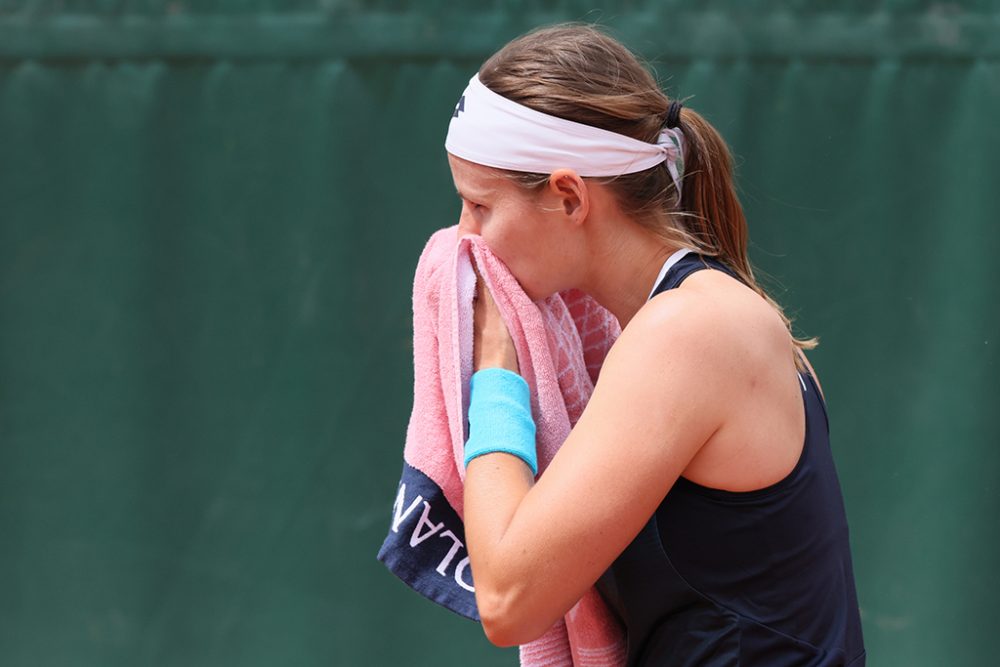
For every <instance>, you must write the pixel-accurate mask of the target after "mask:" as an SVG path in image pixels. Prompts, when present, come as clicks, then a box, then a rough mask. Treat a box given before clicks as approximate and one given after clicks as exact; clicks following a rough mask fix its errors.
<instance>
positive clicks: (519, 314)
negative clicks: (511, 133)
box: [378, 227, 625, 667]
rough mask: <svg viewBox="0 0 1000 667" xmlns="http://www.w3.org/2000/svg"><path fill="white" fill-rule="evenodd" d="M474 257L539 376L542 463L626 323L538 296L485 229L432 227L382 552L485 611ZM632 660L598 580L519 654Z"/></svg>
mask: <svg viewBox="0 0 1000 667" xmlns="http://www.w3.org/2000/svg"><path fill="white" fill-rule="evenodd" d="M472 261H475V262H476V267H477V268H478V270H479V273H480V275H481V276H482V277H483V280H484V281H486V283H487V287H489V289H490V292H491V293H492V295H493V298H494V300H495V301H496V302H497V305H498V307H499V309H500V312H501V314H502V315H503V317H504V320H505V322H506V323H507V326H508V329H509V330H510V332H511V336H512V338H513V339H514V346H515V348H516V350H517V357H518V362H519V365H520V373H521V375H522V376H523V377H524V379H525V380H526V381H527V382H528V386H529V387H530V388H531V408H532V414H533V416H534V418H535V424H536V428H537V446H538V468H539V474H544V472H545V469H546V467H547V466H548V464H549V462H550V461H551V460H552V457H553V456H554V455H555V453H556V451H557V450H558V449H559V447H560V446H561V445H562V443H563V442H564V441H565V439H566V437H567V436H568V435H569V432H570V429H571V428H572V427H573V425H574V424H575V423H576V421H577V419H579V417H580V414H581V413H582V412H583V408H584V406H585V405H586V404H587V400H588V399H589V398H590V394H591V392H592V391H593V388H594V382H595V381H596V380H597V374H598V372H599V371H600V367H601V364H602V363H603V361H604V357H605V355H606V354H607V351H608V349H609V348H610V347H611V344H612V343H613V342H614V341H615V339H616V338H617V336H618V334H619V333H620V329H619V326H618V321H617V320H616V319H615V318H614V316H612V315H611V313H609V312H608V311H607V310H605V309H604V308H603V307H601V306H600V305H599V304H598V303H597V302H596V301H594V299H592V298H591V297H589V296H588V295H586V294H584V293H583V292H580V291H577V290H572V291H568V292H563V293H560V294H555V295H553V296H551V297H549V298H548V299H545V300H544V301H537V302H534V301H532V300H531V299H530V298H529V297H528V296H527V294H525V293H524V291H523V290H522V289H521V287H520V285H519V284H518V282H517V280H516V279H515V278H514V277H513V276H512V275H511V274H510V272H509V271H508V270H507V267H506V266H505V265H504V264H503V262H501V261H500V260H499V259H498V258H497V257H496V256H495V255H494V254H493V253H492V252H491V251H490V250H489V248H487V247H486V244H485V242H484V241H483V240H482V238H481V237H478V236H465V237H462V238H461V239H459V238H458V232H457V227H449V228H447V229H442V230H439V231H438V232H436V233H435V234H433V235H432V236H431V238H430V240H429V241H428V242H427V246H426V247H425V248H424V251H423V253H422V254H421V256H420V261H419V263H418V264H417V271H416V276H415V279H414V285H413V331H414V333H413V359H414V401H413V412H412V414H411V417H410V423H409V427H408V429H407V434H406V447H405V449H404V452H403V459H404V466H403V475H402V479H401V481H400V484H399V490H398V492H397V496H396V501H395V503H394V505H393V517H392V525H391V528H390V531H389V535H388V537H386V540H385V543H384V544H383V545H382V548H381V549H380V551H379V555H378V557H379V560H381V561H382V562H384V563H385V564H386V566H388V567H389V569H390V570H392V571H393V572H394V573H395V574H396V575H398V576H399V577H400V578H401V579H403V581H405V582H406V583H407V584H409V585H410V586H412V587H413V588H414V589H416V590H417V591H419V592H420V593H422V594H423V595H425V596H427V597H428V598H430V599H432V600H434V601H435V602H438V603H439V604H442V605H444V606H445V607H447V608H448V609H451V610H452V611H455V612H457V613H459V614H462V615H464V616H467V617H469V618H473V619H476V620H478V618H479V617H478V612H477V611H476V609H475V596H474V587H473V583H472V578H471V572H470V571H469V567H468V563H469V560H468V555H467V552H466V551H465V544H464V540H465V537H464V530H463V527H462V523H461V519H462V514H463V512H462V509H463V490H464V489H463V479H464V476H465V466H464V465H463V458H464V457H463V449H464V445H465V441H466V439H467V435H468V421H467V419H466V415H467V412H468V405H469V380H470V378H471V376H472V328H473V306H472V300H473V295H474V293H475V286H476V277H475V274H474V272H473V270H472ZM624 663H625V635H624V631H623V629H622V627H621V625H620V623H619V622H618V620H617V619H616V617H615V616H614V615H613V614H612V613H611V612H610V611H609V610H608V608H607V606H606V605H605V603H604V601H603V599H602V598H601V597H600V595H599V594H598V593H597V591H596V589H594V588H591V589H590V590H589V591H588V592H587V593H586V594H585V595H584V597H583V598H582V599H581V600H580V601H579V602H578V603H577V604H576V605H575V606H574V607H573V608H572V609H571V610H570V611H569V613H568V614H567V615H566V617H565V618H564V619H563V620H562V621H560V622H559V623H557V624H556V625H554V626H553V627H552V628H551V629H550V630H549V631H548V632H546V633H545V634H544V635H543V636H542V637H540V638H539V639H537V640H535V641H533V642H531V643H529V644H525V645H523V646H521V664H522V665H525V666H530V667H534V666H537V665H546V666H556V665H558V666H563V665H565V666H575V667H597V666H605V665H607V666H611V665H624Z"/></svg>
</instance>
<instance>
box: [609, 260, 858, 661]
mask: <svg viewBox="0 0 1000 667" xmlns="http://www.w3.org/2000/svg"><path fill="white" fill-rule="evenodd" d="M707 268H712V269H717V270H720V271H724V272H726V273H727V274H729V275H730V276H733V277H734V278H737V279H739V278H738V276H737V275H736V274H735V273H734V272H733V271H731V270H730V269H729V268H728V267H726V266H725V265H723V264H722V263H721V262H719V261H717V260H715V259H714V258H711V257H704V256H701V255H697V254H689V255H686V256H684V257H682V258H681V259H680V260H679V261H677V263H676V264H674V265H673V266H672V267H671V268H670V269H669V270H668V271H667V274H666V275H665V276H664V278H663V280H661V281H660V283H659V284H658V285H657V287H656V289H655V290H654V292H653V295H654V296H655V295H656V294H659V293H660V292H662V291H664V290H668V289H673V288H675V287H677V286H678V285H680V284H681V282H682V281H683V280H684V279H685V278H686V277H687V276H688V275H690V274H691V273H693V272H695V271H698V270H701V269H707ZM799 381H800V385H801V387H802V401H803V403H804V405H805V412H806V436H805V442H804V445H803V449H802V454H801V456H800V458H799V461H798V463H797V464H796V465H795V468H794V469H793V470H792V472H791V473H790V474H789V475H788V476H787V477H785V478H784V479H782V480H781V481H779V482H777V483H775V484H773V485H771V486H769V487H766V488H763V489H759V490H755V491H748V492H731V491H723V490H720V489H712V488H708V487H704V486H701V485H699V484H696V483H694V482H691V481H690V480H687V479H685V478H683V477H681V478H680V479H678V480H677V483H676V484H674V486H673V488H672V489H671V490H670V492H669V493H668V494H667V495H666V497H665V498H664V499H663V501H662V502H661V504H660V505H659V507H658V508H657V509H656V512H655V513H654V514H653V516H652V517H651V518H650V519H649V522H648V523H647V524H646V525H645V527H644V528H643V529H642V531H641V532H640V533H639V535H638V536H636V538H635V539H634V540H633V541H632V543H631V544H629V546H628V547H627V548H626V549H625V551H623V552H622V554H621V555H620V556H619V557H618V558H617V559H616V560H615V562H614V563H613V564H612V566H611V567H610V568H609V569H608V571H607V572H606V573H605V574H604V576H602V578H601V580H600V581H599V582H598V588H599V590H600V591H601V592H602V593H603V594H604V596H605V598H606V599H607V600H608V602H609V603H610V604H611V606H612V607H613V608H615V609H617V611H618V613H619V615H620V616H621V618H622V620H623V621H624V623H625V626H626V629H627V633H628V665H629V667H639V666H642V667H647V666H657V667H659V666H661V665H662V666H669V667H673V666H677V667H688V666H692V667H693V666H695V665H698V666H699V667H704V666H712V667H722V666H725V667H730V666H732V667H735V666H737V665H739V666H744V667H745V666H753V667H756V666H758V665H759V666H762V667H791V666H793V665H794V666H797V667H798V666H802V667H804V666H806V665H809V666H814V667H833V666H834V665H844V666H846V665H850V666H851V667H861V666H862V665H864V664H865V650H864V645H863V642H862V636H861V620H860V615H859V612H858V602H857V595H856V593H855V587H854V574H853V571H852V566H851V554H850V548H849V544H848V532H847V519H846V516H845V512H844V502H843V498H842V496H841V492H840V483H839V481H838V479H837V472H836V469H835V468H834V462H833V457H832V455H831V452H830V440H829V423H828V421H827V415H826V407H825V405H824V403H823V399H822V397H821V396H820V393H819V388H818V386H817V385H816V382H815V380H814V379H813V378H812V376H811V375H810V374H809V373H800V374H799Z"/></svg>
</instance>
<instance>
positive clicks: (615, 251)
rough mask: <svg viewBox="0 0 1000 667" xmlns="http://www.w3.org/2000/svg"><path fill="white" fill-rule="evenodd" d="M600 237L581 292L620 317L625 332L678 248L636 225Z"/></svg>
mask: <svg viewBox="0 0 1000 667" xmlns="http://www.w3.org/2000/svg"><path fill="white" fill-rule="evenodd" d="M612 229H613V231H611V232H610V233H608V234H604V235H602V234H597V235H595V236H596V238H595V239H594V242H593V243H592V244H591V247H592V251H591V253H590V257H589V258H588V263H587V266H588V267H591V268H590V271H589V272H588V274H587V275H586V276H585V277H584V284H583V285H581V287H580V289H582V290H583V291H584V292H586V293H587V294H589V295H591V296H592V297H594V298H595V299H597V302H598V303H600V304H601V305H602V306H604V307H605V308H607V309H608V310H609V311H611V313H612V314H613V315H614V316H615V317H616V318H618V323H619V324H620V325H621V327H622V328H623V329H624V328H625V326H626V325H627V324H628V323H629V322H630V321H631V319H632V318H633V317H634V316H635V314H636V313H637V312H639V309H640V308H642V306H643V304H644V303H646V299H647V298H648V297H649V292H650V290H652V289H653V282H655V280H656V277H657V276H658V275H659V273H660V269H661V268H663V263H664V262H665V261H666V260H667V258H668V257H670V255H672V254H673V253H674V252H675V251H676V250H678V248H677V247H675V246H672V245H670V244H668V243H667V242H666V241H664V240H663V239H661V238H660V237H658V236H656V235H655V234H654V233H653V232H650V231H648V230H646V229H645V228H643V227H640V226H638V225H637V224H635V223H631V224H625V225H617V226H616V227H615V228H612Z"/></svg>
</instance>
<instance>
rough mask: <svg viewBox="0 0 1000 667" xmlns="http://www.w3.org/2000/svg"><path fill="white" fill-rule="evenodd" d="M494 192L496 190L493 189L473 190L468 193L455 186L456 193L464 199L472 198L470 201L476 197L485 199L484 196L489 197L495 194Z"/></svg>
mask: <svg viewBox="0 0 1000 667" xmlns="http://www.w3.org/2000/svg"><path fill="white" fill-rule="evenodd" d="M493 192H494V191H493V190H483V191H482V192H473V193H472V194H471V195H466V194H464V193H463V192H462V191H461V190H459V189H458V188H455V194H457V195H458V196H459V197H461V198H462V199H467V200H470V201H471V200H474V199H476V200H478V199H483V198H484V197H487V196H489V195H491V194H493Z"/></svg>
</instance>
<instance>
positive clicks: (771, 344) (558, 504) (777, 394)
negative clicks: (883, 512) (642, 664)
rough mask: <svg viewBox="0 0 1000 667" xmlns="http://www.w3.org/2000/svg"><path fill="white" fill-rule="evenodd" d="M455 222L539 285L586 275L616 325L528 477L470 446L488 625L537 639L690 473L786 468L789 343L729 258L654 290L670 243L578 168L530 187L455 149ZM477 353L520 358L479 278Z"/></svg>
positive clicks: (584, 285)
mask: <svg viewBox="0 0 1000 667" xmlns="http://www.w3.org/2000/svg"><path fill="white" fill-rule="evenodd" d="M449 163H450V165H451V169H452V176H453V179H454V182H455V187H456V189H457V191H458V192H459V196H460V197H461V198H462V213H461V217H460V220H459V231H460V233H472V234H479V235H481V236H482V237H483V238H484V240H485V241H486V242H487V244H488V245H489V246H490V248H491V249H492V250H493V251H494V253H495V254H496V255H497V256H499V257H500V259H502V260H503V261H504V263H505V264H507V266H508V267H509V268H510V270H511V272H512V273H513V274H514V276H515V277H516V278H517V279H518V281H519V282H520V283H521V285H522V287H523V288H524V289H525V291H526V292H527V293H528V294H529V295H530V296H531V297H532V298H533V299H540V298H545V297H547V296H549V295H551V294H553V293H554V292H557V291H561V290H565V289H568V288H573V287H575V288H579V289H582V290H583V291H585V292H587V293H589V294H590V295H592V296H593V297H594V298H596V299H597V301H598V302H599V303H601V304H602V305H603V306H604V307H605V308H607V309H608V310H610V311H611V312H612V313H613V314H614V315H615V316H616V317H617V318H618V320H619V322H620V323H621V325H622V328H623V330H622V334H621V336H620V338H619V339H618V341H617V342H616V343H615V344H614V346H613V347H612V349H611V351H610V352H609V354H608V356H607V359H606V361H605V363H604V366H603V368H602V370H601V375H600V379H599V381H598V382H597V384H596V386H595V388H594V393H593V395H592V396H591V399H590V402H589V403H588V405H587V407H586V409H585V410H584V412H583V415H582V416H581V418H580V420H579V422H578V423H577V424H576V426H575V428H573V430H572V432H571V433H570V436H569V438H568V439H567V440H566V442H565V443H564V444H563V446H562V447H561V449H560V450H559V452H558V453H557V454H556V456H555V457H554V458H553V460H552V462H551V464H550V465H549V467H548V468H547V470H546V472H545V474H544V475H542V476H541V477H540V478H539V479H538V481H537V482H536V481H535V480H534V479H533V476H532V474H531V471H530V469H529V468H528V466H527V465H526V464H525V463H524V462H523V461H521V459H519V458H517V457H516V456H512V455H509V454H505V453H500V452H497V453H493V454H487V455H483V456H480V457H477V458H475V459H473V460H472V461H471V462H470V464H469V467H468V469H467V471H466V479H465V507H464V512H465V529H466V539H467V543H468V549H469V555H470V559H471V567H472V571H473V573H474V578H475V582H476V602H477V605H478V607H479V613H480V615H481V617H482V620H483V628H484V630H485V632H486V635H487V637H488V638H489V639H490V641H491V642H493V643H494V644H497V645H499V646H513V645H516V644H523V643H526V642H529V641H531V640H534V639H536V638H538V637H539V636H541V635H542V634H543V633H544V632H545V631H546V630H548V628H549V627H551V626H552V624H553V623H555V622H556V621H557V620H558V619H559V618H561V617H562V616H564V615H565V614H566V612H567V611H568V610H569V609H570V608H571V607H572V606H573V605H574V604H575V603H576V601H577V600H579V599H580V597H581V596H582V594H583V593H584V592H585V591H586V590H587V589H588V588H589V587H590V586H592V585H593V584H594V582H595V581H596V580H597V579H598V577H600V575H601V574H602V573H603V572H604V571H605V570H606V569H607V568H608V567H609V566H610V565H611V563H612V561H614V559H615V558H616V557H617V556H618V555H619V554H620V553H621V552H622V551H623V550H624V549H625V547H626V546H627V545H628V544H629V543H630V542H631V541H632V539H633V538H634V537H635V536H636V534H637V533H638V532H639V530H640V529H641V528H642V526H643V525H644V524H645V523H646V521H647V520H648V519H649V517H650V516H651V515H652V514H653V512H654V511H655V510H656V507H657V506H658V505H659V504H660V502H661V501H662V499H663V497H664V496H665V495H666V493H667V492H668V491H669V490H670V488H671V487H672V486H673V484H674V482H675V481H676V480H677V478H678V477H679V476H681V475H683V476H684V477H686V478H688V479H690V480H692V481H694V482H697V483H699V484H703V485H705V486H710V487H714V488H720V489H726V490H730V491H749V490H754V489H759V488H763V487H765V486H768V485H770V484H773V483H775V482H777V481H779V480H781V479H783V478H784V477H785V476H787V475H788V473H790V472H791V470H792V468H793V467H794V466H795V464H796V462H797V461H798V458H799V455H800V454H801V451H802V445H803V440H804V435H805V416H804V412H803V405H802V398H801V391H800V386H799V380H798V377H797V375H796V368H795V363H794V358H795V357H794V355H795V348H794V345H793V342H792V340H791V337H790V336H789V333H788V331H787V329H786V328H785V326H784V323H783V322H782V321H781V319H780V317H779V316H778V314H777V313H776V312H775V311H774V309H773V308H771V306H770V305H768V304H767V303H766V302H765V301H764V300H763V299H762V298H761V297H760V296H759V295H758V294H756V293H755V292H753V291H752V290H751V289H749V288H747V287H746V286H744V285H742V284H741V283H739V282H738V281H736V280H734V279H732V278H730V277H729V276H727V275H725V274H723V273H722V272H720V271H699V272H696V273H694V274H692V275H691V276H690V277H689V278H688V279H686V280H685V281H684V282H683V283H682V285H681V286H680V287H678V288H677V289H674V290H669V291H668V292H665V293H663V294H659V295H657V296H656V297H655V298H653V299H652V300H650V301H649V302H648V303H647V302H646V297H647V296H648V294H649V292H650V290H651V289H652V287H653V282H654V281H655V279H656V276H657V274H658V273H659V270H660V268H661V266H662V264H663V261H664V260H665V259H666V258H667V257H668V256H669V255H670V254H671V253H672V252H674V251H675V250H676V248H673V247H670V246H669V245H667V244H665V243H664V242H663V241H662V240H661V239H659V238H658V237H656V236H655V235H653V234H652V233H650V232H648V231H647V230H645V229H644V228H642V227H640V226H639V225H638V224H636V223H635V222H634V221H633V220H630V219H629V218H628V217H627V216H626V215H624V214H623V213H622V211H621V210H620V208H619V207H618V205H617V203H616V202H615V200H614V198H613V197H612V196H611V193H610V192H609V191H608V189H607V188H606V187H605V186H603V185H601V184H599V183H595V182H594V181H589V180H584V179H582V178H580V176H578V175H577V174H576V173H575V172H574V171H572V170H570V169H559V170H556V171H555V172H553V173H552V175H551V177H550V179H549V181H548V183H547V185H546V186H545V187H544V188H543V190H542V191H541V192H540V193H537V194H528V193H526V192H525V191H524V190H523V189H521V188H520V186H518V185H517V184H515V183H514V182H513V181H510V180H509V179H506V178H504V177H503V176H502V175H499V174H497V172H495V171H494V170H492V169H489V168H487V167H483V166H480V165H476V164H473V163H470V162H467V161H465V160H462V159H460V158H456V157H454V156H449ZM474 365H475V368H476V369H477V370H478V369H480V368H488V367H501V368H508V369H510V370H513V371H517V370H518V365H517V355H516V353H515V351H514V346H513V342H512V341H511V338H510V335H509V333H508V332H507V329H506V326H505V325H504V323H503V320H502V318H501V316H500V313H499V311H498V310H497V308H496V305H495V303H494V302H493V299H492V297H491V295H490V294H489V291H488V290H485V289H484V288H483V287H482V281H479V292H478V294H477V299H476V307H475V333H474Z"/></svg>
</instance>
